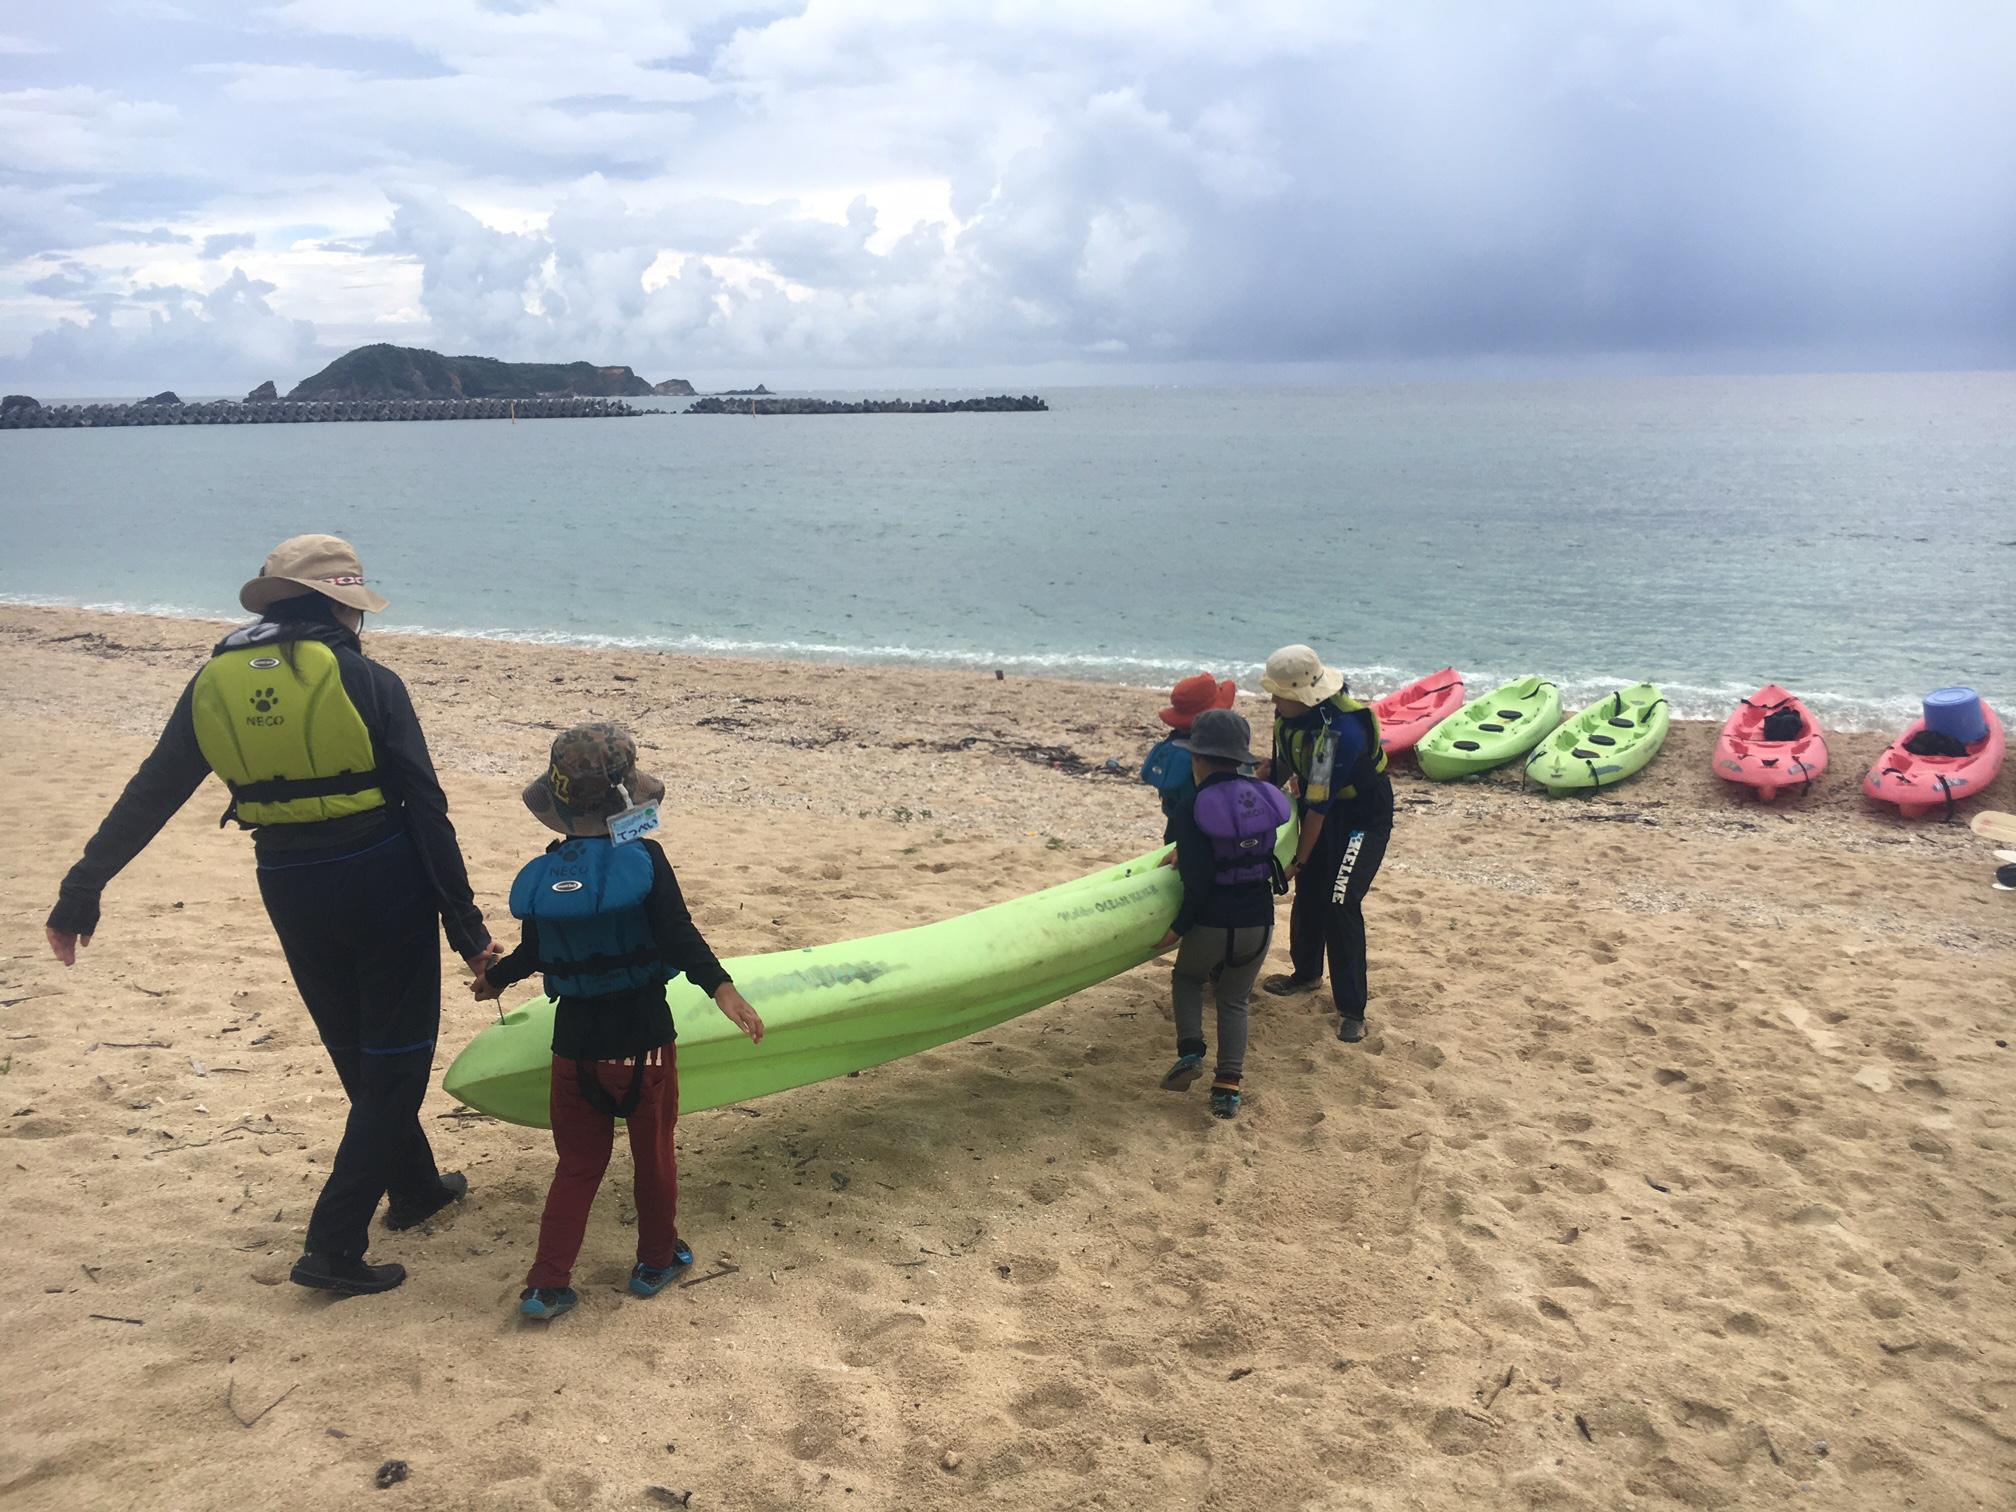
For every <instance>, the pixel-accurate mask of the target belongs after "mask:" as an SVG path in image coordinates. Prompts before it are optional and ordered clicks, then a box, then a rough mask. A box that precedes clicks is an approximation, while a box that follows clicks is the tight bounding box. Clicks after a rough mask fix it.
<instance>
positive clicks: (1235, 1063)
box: [1170, 924, 1274, 1081]
mask: <svg viewBox="0 0 2016 1512" xmlns="http://www.w3.org/2000/svg"><path fill="white" fill-rule="evenodd" d="M1273 934H1274V926H1273V925H1272V924H1255V925H1253V926H1251V927H1250V928H1247V929H1231V930H1226V929H1215V928H1212V927H1210V926H1208V925H1201V924H1200V925H1199V926H1197V927H1196V928H1195V929H1193V930H1191V931H1190V932H1189V933H1188V934H1186V935H1185V936H1183V943H1182V945H1181V946H1179V947H1178V948H1177V951H1176V976H1175V980H1174V982H1173V983H1172V984H1171V988H1170V996H1171V998H1172V999H1173V1001H1174V1006H1175V1009H1176V1053H1177V1054H1178V1055H1202V1054H1203V1053H1204V984H1205V983H1206V982H1209V981H1211V979H1212V978H1211V974H1212V972H1214V971H1217V973H1218V977H1217V983H1216V987H1217V998H1218V1071H1217V1074H1218V1075H1220V1076H1222V1077H1226V1078H1228V1079H1229V1080H1232V1081H1237V1080H1238V1079H1239V1077H1240V1076H1241V1075H1242V1074H1243V1073H1244V1071H1245V1069H1246V1000H1247V999H1248V998H1249V997H1251V996H1252V995H1253V984H1254V982H1256V981H1257V980H1259V977H1260V968H1261V966H1262V965H1263V964H1265V962H1266V959H1267V942H1268V941H1269V940H1270V939H1271V938H1272V937H1273ZM1228 937H1229V938H1228ZM1228 947H1229V948H1228ZM1228 960H1229V961H1230V962H1231V963H1233V964H1229V965H1228V964H1227V962H1228ZM1221 967H1222V968H1223V969H1222V970H1220V969H1219V968H1221Z"/></svg>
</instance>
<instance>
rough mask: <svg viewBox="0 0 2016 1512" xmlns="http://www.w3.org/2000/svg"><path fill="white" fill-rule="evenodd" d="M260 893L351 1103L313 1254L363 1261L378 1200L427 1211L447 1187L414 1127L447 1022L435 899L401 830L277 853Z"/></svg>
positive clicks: (319, 1203) (319, 1209)
mask: <svg viewBox="0 0 2016 1512" xmlns="http://www.w3.org/2000/svg"><path fill="white" fill-rule="evenodd" d="M259 893H260V896H261V897H263V898H264V899H265V900H266V913H267V916H268V917H269V918H271V919H272V920H273V929H274V932H275V933H276V934H278V935H279V936H280V948H281V949H282V950H284V951H285V952H286V953H287V965H288V967H289V969H290V970H292V971H293V973H294V985H295V987H296V988H297V989H298V990H299V991H300V993H301V1000H302V1001H303V1002H304V1003H306V1004H307V1005H308V1013H309V1015H310V1017H312V1018H313V1019H314V1020H315V1028H316V1031H317V1032H318V1033H319V1034H320V1035H321V1036H322V1045H323V1048H324V1049H326V1050H327V1051H328V1052H329V1059H330V1060H331V1061H332V1062H333V1063H334V1064H335V1067H336V1075H337V1076H338V1077H339V1078H341V1079H342V1082H343V1090H344V1091H345V1092H346V1093H348V1094H349V1097H350V1118H349V1121H348V1122H347V1123H346V1124H345V1125H344V1128H343V1141H342V1143H341V1144H339V1145H338V1146H337V1147H336V1158H335V1160H334V1161H332V1162H331V1163H330V1167H329V1179H328V1181H326V1182H325V1183H324V1184H323V1187H322V1195H321V1196H320V1197H319V1198H318V1199H317V1200H316V1203H315V1212H314V1215H313V1216H312V1217H311V1218H310V1219H309V1220H308V1243H307V1248H308V1250H309V1251H310V1252H311V1253H313V1254H319V1255H337V1256H340V1257H342V1258H344V1259H350V1260H355V1259H360V1258H362V1256H363V1254H364V1250H365V1247H366V1244H367V1241H368V1236H369V1231H370V1226H371V1215H372V1214H373V1213H374V1212H376V1211H377V1208H378V1200H379V1198H381V1197H383V1196H384V1195H385V1194H386V1193H387V1192H390V1193H391V1194H392V1200H393V1201H394V1202H395V1203H400V1204H411V1205H414V1206H421V1205H425V1204H427V1203H429V1202H431V1201H432V1199H433V1198H434V1196H435V1195H436V1194H437V1193H438V1192H439V1191H440V1187H441V1173H440V1171H439V1170H438V1169H436V1167H435V1164H434V1152H433V1150H432V1149H431V1148H430V1147H429V1146H428V1143H427V1134H426V1131H425V1130H424V1129H422V1128H421V1127H420V1102H421V1099H422V1098H424V1097H425V1096H426V1095H427V1084H428V1082H429V1081H430V1080H431V1079H432V1071H433V1065H434V1039H435V1036H436V1034H438V1033H439V1031H440V1027H441V947H440V943H439V936H438V933H437V927H438V926H437V924H436V913H435V907H434V901H433V894H432V892H431V890H430V889H429V888H428V885H427V878H426V874H425V873H424V872H423V871H422V869H421V865H420V857H419V854H418V852H416V851H415V850H414V848H413V843H412V841H411V840H409V839H407V837H406V836H405V835H404V834H403V833H402V834H397V835H394V836H393V837H392V838H390V839H389V840H384V841H380V842H378V843H377V844H375V845H371V846H369V847H368V848H366V849H364V850H361V851H355V852H347V853H344V854H341V855H337V856H334V857H329V858H324V859H319V860H311V859H307V858H306V857H304V858H302V859H300V860H298V861H297V860H283V859H280V858H276V859H275V861H274V862H273V864H270V865H262V866H261V867H260V868H259Z"/></svg>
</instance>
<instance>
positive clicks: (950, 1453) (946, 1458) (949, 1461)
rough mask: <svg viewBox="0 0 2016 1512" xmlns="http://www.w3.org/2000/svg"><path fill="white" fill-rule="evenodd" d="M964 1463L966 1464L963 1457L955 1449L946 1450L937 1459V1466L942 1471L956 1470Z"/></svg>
mask: <svg viewBox="0 0 2016 1512" xmlns="http://www.w3.org/2000/svg"><path fill="white" fill-rule="evenodd" d="M964 1463H966V1460H965V1457H964V1456H963V1455H961V1454H960V1453H959V1451H958V1450H957V1449H947V1450H946V1451H945V1452H944V1453H943V1454H941V1455H940V1456H939V1457H938V1465H939V1468H940V1469H942V1470H947V1471H953V1470H957V1469H958V1468H959V1467H960V1466H961V1465H963V1464H964Z"/></svg>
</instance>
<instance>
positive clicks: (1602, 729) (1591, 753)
mask: <svg viewBox="0 0 2016 1512" xmlns="http://www.w3.org/2000/svg"><path fill="white" fill-rule="evenodd" d="M1671 722H1672V715H1671V711H1670V710H1669V709H1668V708H1667V706H1666V695H1665V694H1663V693H1661V692H1660V691H1659V690H1658V689H1657V688H1656V687H1654V686H1653V685H1652V684H1651V683H1639V684H1638V685H1637V686H1635V687H1630V688H1620V689H1618V690H1617V691H1616V692H1615V693H1612V694H1611V695H1610V696H1609V697H1607V698H1605V699H1603V700H1601V701H1600V702H1598V703H1595V704H1592V705H1591V706H1590V707H1588V708H1586V709H1584V710H1583V711H1582V712H1581V713H1580V714H1577V715H1576V716H1575V717H1574V718H1573V719H1571V720H1569V721H1568V723H1566V724H1564V725H1563V726H1561V728H1560V729H1558V730H1556V731H1555V732H1554V733H1553V734H1552V735H1550V736H1548V737H1547V739H1546V740H1545V741H1543V742H1541V745H1540V749H1539V750H1537V751H1535V752H1534V753H1533V755H1532V756H1531V757H1530V758H1529V759H1528V760H1527V762H1526V775H1527V776H1528V777H1531V778H1532V779H1533V780H1534V781H1535V782H1537V783H1539V784H1540V785H1541V786H1542V787H1544V788H1545V789H1547V791H1548V792H1550V793H1583V792H1588V791H1589V790H1590V789H1591V788H1599V787H1608V786H1610V784H1611V783H1613V782H1622V781H1623V780H1624V779H1625V778H1626V777H1629V776H1630V775H1631V774H1632V773H1633V772H1635V771H1637V770H1638V769H1639V768H1640V767H1642V766H1644V765H1645V763H1646V762H1648V761H1650V760H1651V759H1652V758H1653V757H1654V756H1657V755H1658V754H1659V747H1661V746H1662V745H1664V744H1665V743H1666V727H1667V725H1668V724H1670V723H1671Z"/></svg>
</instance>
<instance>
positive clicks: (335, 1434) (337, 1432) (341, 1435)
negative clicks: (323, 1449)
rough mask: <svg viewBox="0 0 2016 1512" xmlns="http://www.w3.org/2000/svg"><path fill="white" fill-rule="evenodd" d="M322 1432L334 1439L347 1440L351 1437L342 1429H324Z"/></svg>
mask: <svg viewBox="0 0 2016 1512" xmlns="http://www.w3.org/2000/svg"><path fill="white" fill-rule="evenodd" d="M322 1431H323V1432H324V1433H326V1434H328V1435H329V1437H331V1438H333V1439H346V1438H348V1437H350V1435H349V1434H347V1433H345V1432H344V1431H343V1430H342V1429H341V1428H324V1429H323V1430H322Z"/></svg>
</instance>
